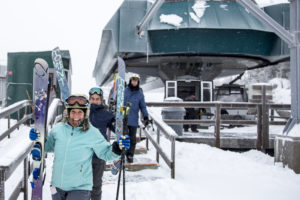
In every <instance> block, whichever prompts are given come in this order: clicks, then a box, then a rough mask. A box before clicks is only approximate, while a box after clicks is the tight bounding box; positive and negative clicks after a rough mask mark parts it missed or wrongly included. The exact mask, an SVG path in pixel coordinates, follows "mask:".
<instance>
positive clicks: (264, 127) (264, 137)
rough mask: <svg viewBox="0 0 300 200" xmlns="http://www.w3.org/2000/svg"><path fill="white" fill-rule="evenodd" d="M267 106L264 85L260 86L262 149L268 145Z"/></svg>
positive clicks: (264, 149)
mask: <svg viewBox="0 0 300 200" xmlns="http://www.w3.org/2000/svg"><path fill="white" fill-rule="evenodd" d="M268 129H269V108H268V106H267V97H266V86H265V85H263V86H262V150H263V151H264V152H265V151H266V149H267V148H268V147H269V130H268Z"/></svg>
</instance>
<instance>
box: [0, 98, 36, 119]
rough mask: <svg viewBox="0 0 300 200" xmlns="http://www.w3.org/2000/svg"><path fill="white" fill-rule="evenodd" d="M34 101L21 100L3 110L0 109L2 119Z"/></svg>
mask: <svg viewBox="0 0 300 200" xmlns="http://www.w3.org/2000/svg"><path fill="white" fill-rule="evenodd" d="M31 104H32V102H31V101H29V100H23V101H19V102H17V103H14V104H12V105H10V106H8V107H6V108H3V109H2V110H1V111H0V119H2V118H4V117H6V116H8V115H10V114H12V113H14V112H17V111H18V110H20V109H21V108H24V107H26V106H29V105H31Z"/></svg>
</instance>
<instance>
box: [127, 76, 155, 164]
mask: <svg viewBox="0 0 300 200" xmlns="http://www.w3.org/2000/svg"><path fill="white" fill-rule="evenodd" d="M139 84H140V77H139V75H137V74H133V75H131V77H130V78H129V84H128V86H127V87H126V88H125V94H124V105H128V103H130V104H131V106H130V110H129V115H128V122H127V126H128V130H129V136H130V148H129V149H128V151H127V152H126V158H127V162H128V163H133V156H134V151H135V146H136V131H137V127H138V119H139V111H140V110H141V111H142V114H143V119H144V125H145V126H147V125H148V124H149V118H148V112H147V108H146V103H145V97H144V94H143V92H142V89H141V88H140V86H139Z"/></svg>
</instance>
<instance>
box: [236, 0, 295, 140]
mask: <svg viewBox="0 0 300 200" xmlns="http://www.w3.org/2000/svg"><path fill="white" fill-rule="evenodd" d="M236 1H237V2H238V3H240V4H241V5H242V6H244V7H245V8H247V9H248V10H249V11H250V12H251V13H252V14H253V15H254V16H256V17H257V18H258V19H259V20H260V21H262V22H263V23H264V24H266V25H267V26H269V27H270V28H271V29H272V30H273V31H274V33H275V34H277V35H278V36H279V37H280V38H281V39H282V40H283V41H285V42H286V43H287V44H288V45H289V48H290V65H291V66H290V69H291V112H292V115H291V118H290V120H289V122H288V123H287V125H286V127H285V129H284V130H283V131H284V132H286V134H288V133H289V132H290V130H291V129H292V128H293V127H294V126H295V124H299V123H300V0H290V31H287V30H285V29H284V28H283V27H282V26H281V25H280V24H278V23H277V22H276V21H275V20H273V19H272V18H271V17H270V16H268V15H267V14H266V13H265V12H264V11H263V10H262V9H260V8H259V7H258V6H257V5H256V4H254V3H253V2H252V1H249V0H236Z"/></svg>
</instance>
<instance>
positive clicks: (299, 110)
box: [284, 0, 300, 134]
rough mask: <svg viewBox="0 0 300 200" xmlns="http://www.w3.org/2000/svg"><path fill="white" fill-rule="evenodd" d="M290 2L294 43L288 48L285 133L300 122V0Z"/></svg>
mask: <svg viewBox="0 0 300 200" xmlns="http://www.w3.org/2000/svg"><path fill="white" fill-rule="evenodd" d="M290 2H291V3H290V31H291V32H292V33H293V34H294V35H295V40H296V45H294V46H292V47H291V48H290V57H291V62H290V63H291V73H290V74H291V77H290V79H291V98H292V99H291V111H292V115H291V119H290V120H289V121H290V122H289V123H288V124H287V126H286V127H285V129H284V131H285V132H286V133H287V134H288V133H289V132H290V130H291V129H292V128H293V127H294V126H295V124H299V123H300V0H291V1H290Z"/></svg>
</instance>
